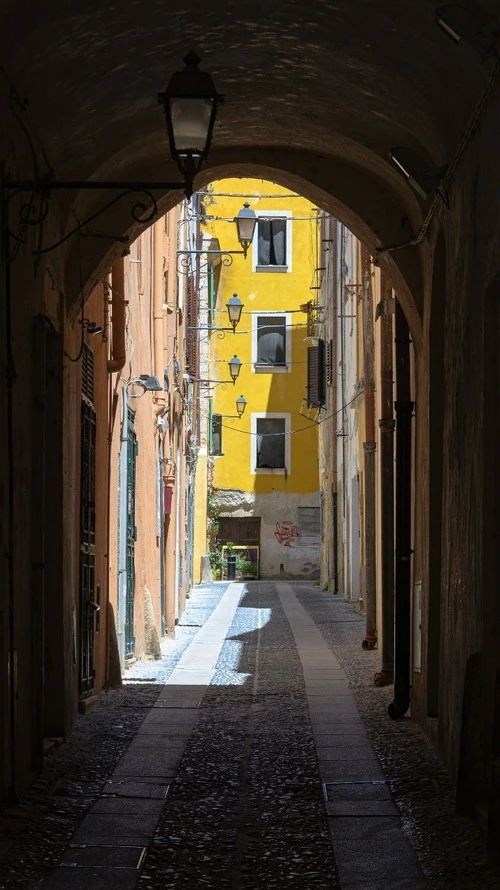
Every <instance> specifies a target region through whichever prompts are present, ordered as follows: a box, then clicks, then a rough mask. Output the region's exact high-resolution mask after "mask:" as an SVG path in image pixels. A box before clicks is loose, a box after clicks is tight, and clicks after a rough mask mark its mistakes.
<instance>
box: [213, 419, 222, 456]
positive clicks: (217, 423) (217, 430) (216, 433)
mask: <svg viewBox="0 0 500 890" xmlns="http://www.w3.org/2000/svg"><path fill="white" fill-rule="evenodd" d="M210 453H211V454H215V455H220V454H222V414H212V447H211V449H210Z"/></svg>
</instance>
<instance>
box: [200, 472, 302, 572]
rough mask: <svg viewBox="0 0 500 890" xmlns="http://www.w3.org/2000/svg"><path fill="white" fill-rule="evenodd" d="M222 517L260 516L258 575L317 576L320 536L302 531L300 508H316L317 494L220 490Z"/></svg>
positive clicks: (218, 501) (218, 500) (219, 499)
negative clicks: (251, 492) (309, 534)
mask: <svg viewBox="0 0 500 890" xmlns="http://www.w3.org/2000/svg"><path fill="white" fill-rule="evenodd" d="M216 497H217V503H218V504H219V505H220V515H221V516H234V517H238V516H254V517H257V516H258V517H260V519H261V527H260V576H261V577H262V578H318V577H319V562H320V539H319V536H318V537H308V536H307V535H305V534H304V532H303V531H301V526H300V519H299V511H298V508H299V507H319V494H318V493H317V492H314V493H312V494H300V495H298V494H289V493H287V492H282V491H275V492H273V493H272V494H265V495H260V494H250V493H249V492H244V491H235V490H233V491H231V490H227V489H219V490H218V491H217V495H216Z"/></svg>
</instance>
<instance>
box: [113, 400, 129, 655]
mask: <svg viewBox="0 0 500 890" xmlns="http://www.w3.org/2000/svg"><path fill="white" fill-rule="evenodd" d="M122 400H123V401H122V409H123V413H122V428H121V434H120V457H119V474H120V475H119V483H118V614H117V616H116V636H117V639H118V655H119V658H120V667H121V670H122V672H123V670H124V668H125V618H126V608H127V521H128V498H127V470H128V397H127V386H126V384H125V385H124V387H123V390H122Z"/></svg>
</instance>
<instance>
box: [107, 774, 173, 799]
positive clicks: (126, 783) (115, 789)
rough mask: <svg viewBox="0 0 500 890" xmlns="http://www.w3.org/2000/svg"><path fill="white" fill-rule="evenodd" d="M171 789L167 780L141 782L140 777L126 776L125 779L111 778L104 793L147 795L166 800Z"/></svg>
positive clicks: (130, 795) (133, 795)
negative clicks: (114, 779) (115, 779)
mask: <svg viewBox="0 0 500 890" xmlns="http://www.w3.org/2000/svg"><path fill="white" fill-rule="evenodd" d="M169 789H170V783H167V782H148V783H145V782H141V781H140V779H137V778H135V779H132V778H130V777H127V778H126V779H125V778H124V779H123V781H113V780H110V781H109V782H107V783H106V785H105V786H104V790H103V794H104V795H106V796H113V797H132V798H134V797H145V798H150V799H153V800H165V798H166V796H167V794H168V792H169Z"/></svg>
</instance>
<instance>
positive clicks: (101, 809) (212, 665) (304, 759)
mask: <svg viewBox="0 0 500 890" xmlns="http://www.w3.org/2000/svg"><path fill="white" fill-rule="evenodd" d="M43 886H44V887H45V888H49V890H66V888H67V890H69V888H79V887H81V888H83V887H85V888H92V890H100V888H104V887H121V888H134V887H139V888H153V890H156V888H160V887H161V888H162V890H167V888H182V887H186V888H187V887H190V888H197V887H212V888H214V890H215V888H226V887H227V888H238V890H239V888H255V890H256V888H265V890H271V888H273V887H275V888H285V887H286V888H294V887H297V888H299V887H300V888H301V890H304V888H306V890H309V888H340V890H382V888H383V890H424V888H427V887H428V884H427V882H426V881H425V880H424V878H423V876H422V872H421V870H420V867H419V864H418V861H417V859H416V856H415V853H414V851H413V849H412V848H411V847H410V845H409V843H408V841H407V840H406V837H405V835H404V834H403V831H402V825H401V820H400V816H399V811H398V809H397V807H396V806H395V804H394V803H393V801H392V800H391V795H390V792H389V788H388V785H387V784H386V782H385V779H384V776H383V773H382V771H381V769H380V766H379V763H378V760H377V758H376V756H375V754H374V752H373V749H372V747H371V745H370V742H369V740H368V737H367V735H366V733H365V730H364V728H363V724H362V722H361V720H360V717H359V715H358V712H357V709H356V706H355V704H354V700H353V698H352V695H351V692H350V688H349V684H348V682H347V679H346V676H345V674H344V672H343V670H342V669H341V667H340V665H339V663H338V661H337V660H336V658H335V656H334V655H333V654H332V652H331V651H330V649H329V648H328V647H327V645H326V643H325V641H324V638H323V636H322V634H321V632H320V630H319V629H318V628H317V627H316V625H315V623H314V621H313V620H312V618H311V617H310V616H309V615H308V613H307V612H306V610H305V609H304V608H303V606H302V605H301V604H300V602H299V601H298V599H297V597H296V595H295V593H294V590H293V587H292V586H291V585H289V584H287V583H283V582H278V583H276V584H271V583H264V582H253V583H251V584H250V585H242V584H231V585H229V587H228V588H227V590H226V592H225V594H224V596H223V597H222V599H221V601H220V603H219V605H218V606H217V607H216V609H215V610H214V612H213V613H212V615H211V617H210V618H209V620H208V621H207V622H206V623H205V624H204V626H203V627H202V628H201V629H200V630H199V631H198V633H197V634H196V636H195V637H194V639H193V640H192V642H191V644H190V646H189V648H188V649H187V650H186V651H185V653H184V655H183V656H182V658H181V659H180V661H179V662H178V664H177V666H176V667H175V669H174V670H173V671H172V673H171V675H170V677H169V678H168V680H167V682H166V684H165V685H164V686H163V688H162V691H161V693H160V695H159V697H158V699H157V701H156V703H155V704H154V706H153V708H152V709H151V710H150V712H149V713H148V714H147V716H146V718H145V720H144V721H143V723H142V725H141V726H140V728H139V730H138V732H137V734H136V736H135V738H134V740H133V741H132V743H131V744H130V746H129V747H128V749H127V751H126V752H125V754H124V755H123V756H122V758H121V760H120V761H119V763H118V765H117V767H116V769H115V770H114V772H113V774H112V775H111V776H110V778H109V780H108V782H106V784H105V785H104V787H103V788H102V794H101V797H100V799H99V800H98V802H97V803H96V804H95V805H94V806H93V807H92V809H91V810H90V811H89V813H88V814H87V815H86V817H85V818H84V820H83V822H82V823H81V826H80V828H79V830H78V831H77V833H76V834H75V835H74V836H73V838H72V839H71V841H70V844H69V846H68V847H67V849H66V851H65V852H64V855H63V857H62V860H61V863H60V865H59V867H58V868H56V869H55V871H54V872H53V873H52V875H51V876H50V877H49V878H48V879H47V880H46V881H45V883H44V885H43Z"/></svg>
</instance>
